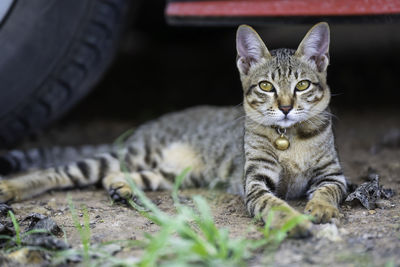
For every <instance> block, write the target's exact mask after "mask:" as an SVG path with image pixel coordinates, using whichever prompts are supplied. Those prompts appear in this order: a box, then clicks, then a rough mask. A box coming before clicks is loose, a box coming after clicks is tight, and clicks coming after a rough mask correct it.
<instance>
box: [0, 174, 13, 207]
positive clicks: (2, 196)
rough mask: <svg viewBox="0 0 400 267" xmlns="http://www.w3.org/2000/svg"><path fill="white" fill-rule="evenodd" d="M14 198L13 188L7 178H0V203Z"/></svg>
mask: <svg viewBox="0 0 400 267" xmlns="http://www.w3.org/2000/svg"><path fill="white" fill-rule="evenodd" d="M15 198H16V194H15V189H14V187H13V186H12V185H11V184H10V182H9V181H7V180H0V203H6V202H10V201H13V200H14V199H15Z"/></svg>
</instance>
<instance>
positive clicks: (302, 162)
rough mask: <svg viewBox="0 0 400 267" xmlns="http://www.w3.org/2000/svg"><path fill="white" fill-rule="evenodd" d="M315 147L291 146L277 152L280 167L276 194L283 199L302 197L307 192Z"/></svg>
mask: <svg viewBox="0 0 400 267" xmlns="http://www.w3.org/2000/svg"><path fill="white" fill-rule="evenodd" d="M319 153H320V151H319V149H318V148H317V147H314V146H310V145H309V144H306V143H300V142H298V143H295V144H291V146H290V148H289V149H287V150H285V151H278V152H277V157H278V162H279V164H280V165H281V167H282V171H281V173H280V181H279V186H278V194H279V195H280V196H281V197H283V198H285V199H293V198H298V197H302V196H303V195H304V194H305V192H306V191H307V189H308V188H307V187H308V182H309V180H310V179H311V178H312V177H311V170H312V167H313V162H314V158H315V155H316V154H319Z"/></svg>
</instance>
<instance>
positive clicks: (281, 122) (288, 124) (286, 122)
mask: <svg viewBox="0 0 400 267" xmlns="http://www.w3.org/2000/svg"><path fill="white" fill-rule="evenodd" d="M296 123H297V121H295V120H293V119H290V118H288V117H287V116H285V117H284V118H283V119H281V120H279V121H277V122H276V124H277V125H278V126H280V127H282V128H288V127H291V126H293V125H294V124H296Z"/></svg>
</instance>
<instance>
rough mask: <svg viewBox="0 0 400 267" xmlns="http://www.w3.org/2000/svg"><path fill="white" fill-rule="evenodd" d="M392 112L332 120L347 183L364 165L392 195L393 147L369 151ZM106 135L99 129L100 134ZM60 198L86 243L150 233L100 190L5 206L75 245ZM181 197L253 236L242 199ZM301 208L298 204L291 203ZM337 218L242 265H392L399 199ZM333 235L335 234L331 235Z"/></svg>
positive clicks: (58, 135)
mask: <svg viewBox="0 0 400 267" xmlns="http://www.w3.org/2000/svg"><path fill="white" fill-rule="evenodd" d="M398 114H399V112H398V111H393V110H379V111H377V112H376V111H374V112H372V111H369V112H362V111H356V110H352V111H346V112H345V111H342V112H341V114H340V115H339V116H338V118H339V119H337V120H336V137H337V146H338V149H339V153H340V157H341V161H342V163H343V167H344V170H345V174H346V175H347V176H348V177H349V179H350V180H351V181H352V182H354V183H358V184H359V183H361V182H363V180H362V179H361V178H360V177H361V176H362V175H364V174H365V173H366V170H367V169H368V167H373V168H375V169H376V170H377V171H378V173H379V174H380V177H381V184H382V185H383V186H384V187H386V188H393V189H394V190H396V191H397V192H400V160H399V159H400V146H397V147H392V148H387V147H385V148H383V149H382V150H381V151H380V152H378V153H375V154H373V153H371V147H372V146H373V145H374V144H377V143H378V142H379V141H380V140H382V137H383V135H384V134H386V133H387V132H388V131H389V130H391V129H396V128H397V129H400V119H399V118H398ZM128 128H129V123H127V122H126V121H123V122H115V121H114V122H107V121H100V122H99V121H98V122H90V123H85V124H84V125H82V124H70V125H67V126H63V127H60V126H58V127H56V128H54V129H52V130H50V131H49V133H48V134H47V135H44V136H41V137H40V138H39V139H38V140H34V141H30V142H28V143H27V144H25V145H26V146H31V145H36V144H41V145H42V144H74V145H77V144H79V143H84V142H85V140H91V143H100V142H105V141H111V140H112V138H114V137H116V136H117V135H118V133H121V132H123V131H124V130H125V129H128ZM104 129H107V131H104ZM67 194H70V196H71V198H72V200H73V202H74V203H75V204H76V206H77V207H79V206H80V205H81V204H85V205H86V206H87V207H88V211H89V214H90V226H91V231H92V242H93V243H98V242H101V241H107V240H115V239H140V238H141V237H142V235H143V233H145V232H146V233H153V232H155V231H157V226H156V225H154V224H152V223H151V222H150V221H149V220H147V219H146V218H144V217H141V216H140V215H139V214H138V213H137V212H136V211H134V210H132V209H129V208H126V207H124V206H121V205H113V204H112V203H111V201H110V199H109V198H108V197H107V195H106V193H105V192H104V191H103V190H101V189H95V188H88V189H84V190H72V191H69V192H68V193H67V192H50V193H47V194H44V195H42V196H39V197H36V198H34V199H32V200H28V201H24V202H21V203H15V204H13V205H12V207H13V208H14V211H15V213H16V214H17V217H19V218H22V217H24V216H26V215H27V214H29V213H31V212H38V213H42V214H46V215H48V216H50V217H51V218H53V219H54V220H55V221H56V222H57V223H58V224H59V225H60V226H63V227H64V229H65V231H66V234H67V238H68V240H69V242H70V243H71V244H72V245H73V246H76V245H78V244H79V243H80V239H79V235H78V233H77V231H76V229H75V228H74V226H73V222H72V218H71V215H70V212H69V210H68V204H67ZM181 194H182V195H186V196H190V195H193V194H202V195H204V196H205V197H206V198H207V200H208V201H209V203H210V204H211V205H212V209H213V213H214V216H215V221H216V223H217V225H218V226H219V227H225V228H228V229H229V230H230V234H231V236H232V237H238V236H243V235H245V234H246V235H248V236H251V237H261V235H260V234H259V233H256V232H249V233H245V231H244V229H248V226H249V225H251V224H252V222H251V218H249V216H248V215H247V213H246V210H245V208H244V205H243V203H242V200H241V199H240V197H238V196H232V195H228V194H225V193H222V192H215V191H212V192H210V191H206V190H187V191H183V192H181ZM148 196H149V197H150V198H151V199H152V200H153V201H154V202H155V203H157V204H158V206H159V207H160V208H161V209H162V210H163V211H165V212H167V213H171V214H173V209H172V205H171V203H172V200H171V198H170V196H169V193H168V192H151V193H148ZM293 204H294V205H296V206H297V207H299V208H300V209H301V207H303V206H304V204H305V203H304V201H297V202H294V203H293ZM341 211H342V213H343V218H342V219H341V220H340V225H339V226H338V228H336V227H333V226H332V225H329V224H327V225H324V226H316V230H315V235H314V236H313V237H312V238H309V239H305V240H286V241H284V242H283V244H282V245H281V246H280V247H279V249H278V250H277V251H276V252H274V253H273V254H272V256H270V257H265V255H257V256H256V257H255V258H254V259H251V260H250V265H253V266H260V265H265V264H266V263H268V264H272V265H273V266H310V265H318V266H324V265H326V266H328V265H332V264H335V265H336V266H382V265H384V264H385V263H389V262H393V263H395V265H397V266H398V265H400V197H399V195H398V194H396V195H395V196H394V197H393V198H392V199H391V200H390V203H389V205H388V206H387V207H385V208H380V209H375V210H371V211H368V210H366V209H365V208H363V207H361V206H357V205H356V206H350V205H349V204H344V205H342V207H341ZM336 230H337V231H336Z"/></svg>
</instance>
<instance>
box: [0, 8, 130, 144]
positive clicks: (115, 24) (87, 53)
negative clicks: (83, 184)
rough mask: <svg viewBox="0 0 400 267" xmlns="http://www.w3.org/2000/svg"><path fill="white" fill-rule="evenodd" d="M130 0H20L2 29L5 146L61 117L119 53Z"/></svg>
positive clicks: (0, 106) (0, 111)
mask: <svg viewBox="0 0 400 267" xmlns="http://www.w3.org/2000/svg"><path fill="white" fill-rule="evenodd" d="M129 1H130V0H84V1H82V0H65V1H64V0H61V1H49V0H35V1H31V0H17V1H16V2H15V3H14V5H13V7H12V10H11V11H10V13H9V15H8V17H7V18H6V20H5V22H3V24H2V25H1V29H0V86H1V89H0V148H10V147H12V146H13V145H14V144H15V143H16V142H17V141H18V140H20V139H21V138H22V137H24V136H26V135H27V134H30V133H32V132H34V131H36V130H38V129H41V128H43V127H44V126H45V125H47V124H49V123H50V122H51V121H54V120H55V119H57V118H59V117H60V116H61V115H62V114H64V113H65V112H66V111H67V110H69V109H70V108H71V107H72V106H73V105H74V104H75V103H77V101H78V100H80V99H81V98H82V97H83V96H85V95H86V94H87V93H88V92H89V90H90V89H91V88H93V86H94V85H95V83H96V82H97V81H98V80H99V78H100V77H101V75H102V74H103V72H104V71H105V70H106V68H107V66H108V65H109V63H110V62H111V60H112V58H113V55H114V54H115V51H116V48H117V43H118V39H119V37H120V35H121V33H122V31H123V28H124V27H123V25H124V20H125V18H126V17H127V16H126V14H127V10H128V4H129V3H128V2H129Z"/></svg>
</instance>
